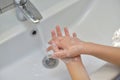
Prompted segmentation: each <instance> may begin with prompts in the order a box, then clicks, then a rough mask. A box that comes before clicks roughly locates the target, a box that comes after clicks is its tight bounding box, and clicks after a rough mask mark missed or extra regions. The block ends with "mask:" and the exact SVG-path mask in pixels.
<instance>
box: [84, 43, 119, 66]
mask: <svg viewBox="0 0 120 80" xmlns="http://www.w3.org/2000/svg"><path fill="white" fill-rule="evenodd" d="M85 47H86V53H87V54H88V55H92V56H95V57H98V58H100V59H103V60H105V61H108V62H110V63H113V64H115V65H118V66H120V61H119V59H120V48H115V47H111V46H104V45H99V44H95V43H86V45H85Z"/></svg>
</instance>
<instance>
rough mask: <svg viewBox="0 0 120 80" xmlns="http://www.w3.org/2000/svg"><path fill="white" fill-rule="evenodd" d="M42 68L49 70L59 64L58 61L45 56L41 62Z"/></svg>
mask: <svg viewBox="0 0 120 80" xmlns="http://www.w3.org/2000/svg"><path fill="white" fill-rule="evenodd" d="M42 63H43V66H44V67H46V68H49V69H52V68H55V67H56V66H57V65H58V64H59V60H58V59H53V58H50V57H49V56H45V57H44V58H43V60H42Z"/></svg>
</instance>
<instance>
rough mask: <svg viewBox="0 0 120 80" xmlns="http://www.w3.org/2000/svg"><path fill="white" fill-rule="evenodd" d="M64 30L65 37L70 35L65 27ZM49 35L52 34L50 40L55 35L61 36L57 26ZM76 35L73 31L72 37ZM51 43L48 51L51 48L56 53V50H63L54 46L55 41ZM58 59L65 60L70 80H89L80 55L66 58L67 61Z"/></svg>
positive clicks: (54, 37) (55, 36)
mask: <svg viewBox="0 0 120 80" xmlns="http://www.w3.org/2000/svg"><path fill="white" fill-rule="evenodd" d="M64 32H65V36H66V37H70V34H69V32H68V30H67V29H65V30H64ZM51 35H52V40H54V39H56V38H57V37H63V35H62V32H61V30H60V27H59V26H57V27H56V32H55V31H54V30H53V31H52V32H51ZM76 37H77V35H76V34H75V33H73V37H72V38H76ZM53 43H54V42H51V43H50V44H51V46H50V47H49V48H48V51H49V50H53V51H54V52H55V53H56V52H60V51H62V50H64V48H60V47H58V46H55V43H54V45H53ZM66 53H68V51H66ZM60 59H61V60H63V61H64V62H65V64H66V67H67V69H68V71H69V73H70V75H71V78H72V80H90V79H89V77H88V74H87V72H86V70H85V68H84V66H83V64H82V61H81V57H80V55H77V56H74V57H69V58H67V62H66V61H65V60H66V58H60Z"/></svg>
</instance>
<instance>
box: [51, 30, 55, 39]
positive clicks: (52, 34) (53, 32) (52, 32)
mask: <svg viewBox="0 0 120 80" xmlns="http://www.w3.org/2000/svg"><path fill="white" fill-rule="evenodd" d="M51 36H52V39H54V38H56V33H55V31H54V30H52V31H51Z"/></svg>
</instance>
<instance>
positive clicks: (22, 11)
mask: <svg viewBox="0 0 120 80" xmlns="http://www.w3.org/2000/svg"><path fill="white" fill-rule="evenodd" d="M15 5H16V10H17V11H16V12H17V14H16V15H17V17H18V19H19V20H21V21H25V20H29V21H31V22H33V23H38V22H40V20H41V19H42V16H41V14H40V13H39V11H38V10H37V9H36V8H35V7H34V5H33V4H32V3H31V2H30V1H29V0H15Z"/></svg>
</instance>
